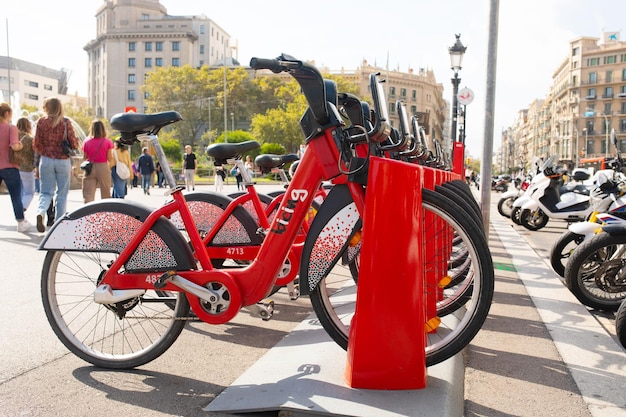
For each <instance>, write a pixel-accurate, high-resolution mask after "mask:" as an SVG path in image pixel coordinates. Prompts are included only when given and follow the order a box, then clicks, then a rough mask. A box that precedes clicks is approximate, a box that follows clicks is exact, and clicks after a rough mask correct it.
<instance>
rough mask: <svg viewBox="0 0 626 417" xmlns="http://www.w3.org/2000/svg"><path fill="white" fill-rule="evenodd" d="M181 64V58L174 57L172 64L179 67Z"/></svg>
mask: <svg viewBox="0 0 626 417" xmlns="http://www.w3.org/2000/svg"><path fill="white" fill-rule="evenodd" d="M179 65H180V59H179V58H172V66H173V67H178V66H179Z"/></svg>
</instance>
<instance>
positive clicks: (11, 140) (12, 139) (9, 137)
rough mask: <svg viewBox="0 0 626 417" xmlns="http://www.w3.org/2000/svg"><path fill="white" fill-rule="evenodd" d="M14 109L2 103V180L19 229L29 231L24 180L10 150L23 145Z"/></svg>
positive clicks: (18, 149)
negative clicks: (13, 118) (13, 120)
mask: <svg viewBox="0 0 626 417" xmlns="http://www.w3.org/2000/svg"><path fill="white" fill-rule="evenodd" d="M12 116H13V109H11V106H9V105H8V104H7V103H2V104H0V182H2V181H4V183H5V185H6V187H7V190H8V191H9V195H10V196H11V204H12V205H13V214H14V215H15V220H17V231H18V232H28V231H29V230H30V228H31V225H30V223H28V220H26V219H24V206H23V205H22V180H21V179H20V171H19V170H18V166H19V165H17V164H15V163H14V162H15V161H13V162H12V161H11V158H10V152H9V150H10V149H12V150H13V151H16V152H19V151H21V150H22V148H23V146H22V143H21V142H20V140H19V135H18V131H17V127H15V126H13V125H12V124H11V118H12Z"/></svg>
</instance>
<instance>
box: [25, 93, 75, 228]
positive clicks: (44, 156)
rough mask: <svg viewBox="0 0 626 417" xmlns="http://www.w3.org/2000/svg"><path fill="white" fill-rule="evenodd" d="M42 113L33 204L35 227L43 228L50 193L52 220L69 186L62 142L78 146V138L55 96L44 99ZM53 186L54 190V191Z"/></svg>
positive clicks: (67, 160) (59, 213) (61, 210)
mask: <svg viewBox="0 0 626 417" xmlns="http://www.w3.org/2000/svg"><path fill="white" fill-rule="evenodd" d="M43 109H44V111H45V112H46V116H43V117H40V118H39V120H38V121H37V129H36V130H35V138H34V140H33V149H34V150H35V152H37V153H38V154H39V155H40V157H41V158H40V160H39V165H38V170H37V171H35V177H39V202H38V205H37V230H38V231H39V232H45V231H46V226H45V225H44V222H43V219H44V216H45V215H46V212H47V211H48V208H49V207H50V203H51V202H52V199H53V197H54V200H55V202H56V212H55V217H56V218H55V220H59V219H60V218H61V217H62V216H64V215H65V211H66V209H67V194H68V192H69V190H70V176H71V170H72V160H71V158H70V155H69V154H67V153H65V151H64V148H63V146H62V143H63V141H64V139H67V140H68V141H69V147H70V148H71V149H78V138H77V137H76V134H75V133H74V128H73V127H72V123H71V122H70V121H69V120H68V119H67V118H65V117H64V116H63V105H62V104H61V101H60V100H59V99H58V98H56V97H50V98H47V99H45V100H44V103H43ZM55 188H56V194H55Z"/></svg>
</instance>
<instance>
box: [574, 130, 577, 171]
mask: <svg viewBox="0 0 626 417" xmlns="http://www.w3.org/2000/svg"><path fill="white" fill-rule="evenodd" d="M574 133H575V134H576V142H575V143H576V147H575V148H574V168H578V129H577V128H576V126H574Z"/></svg>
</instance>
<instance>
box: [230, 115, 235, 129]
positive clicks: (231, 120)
mask: <svg viewBox="0 0 626 417" xmlns="http://www.w3.org/2000/svg"><path fill="white" fill-rule="evenodd" d="M230 131H231V132H234V131H235V113H232V112H231V113H230Z"/></svg>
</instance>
